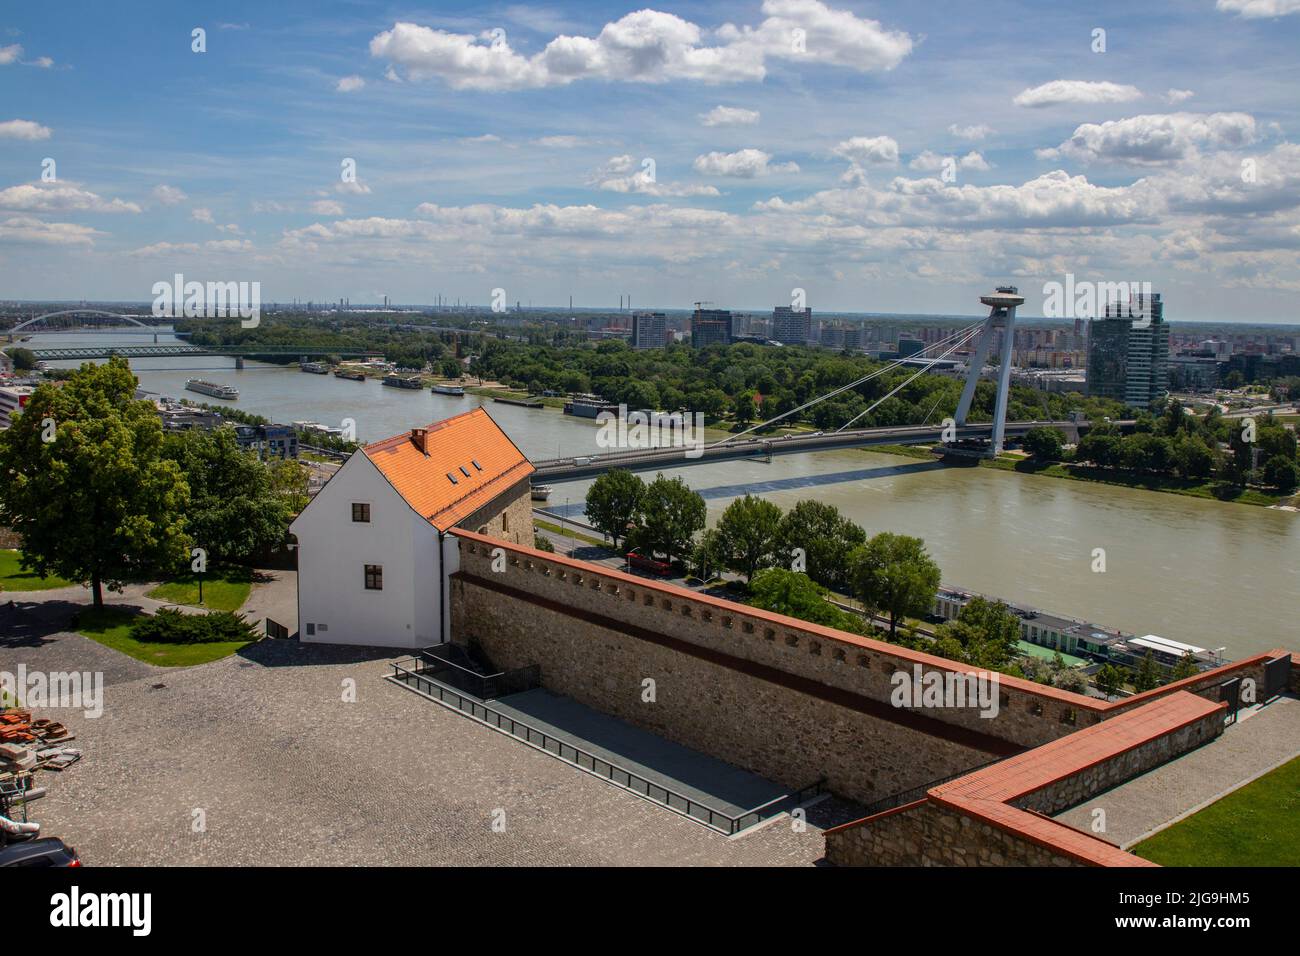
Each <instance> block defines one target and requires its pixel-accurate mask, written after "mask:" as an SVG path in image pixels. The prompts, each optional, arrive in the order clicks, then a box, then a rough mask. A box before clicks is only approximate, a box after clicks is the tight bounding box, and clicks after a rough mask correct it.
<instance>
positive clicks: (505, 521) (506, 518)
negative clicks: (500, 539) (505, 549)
mask: <svg viewBox="0 0 1300 956" xmlns="http://www.w3.org/2000/svg"><path fill="white" fill-rule="evenodd" d="M501 530H502V531H509V530H510V515H509V514H508V513H507V512H505V511H503V512H501Z"/></svg>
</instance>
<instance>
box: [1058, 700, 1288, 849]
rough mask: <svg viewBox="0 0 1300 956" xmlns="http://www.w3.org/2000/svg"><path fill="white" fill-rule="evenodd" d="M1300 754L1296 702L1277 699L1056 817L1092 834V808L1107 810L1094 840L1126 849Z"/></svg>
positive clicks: (1244, 711)
mask: <svg viewBox="0 0 1300 956" xmlns="http://www.w3.org/2000/svg"><path fill="white" fill-rule="evenodd" d="M1296 756H1300V699H1297V698H1295V697H1293V696H1286V697H1281V698H1279V699H1277V700H1275V701H1273V702H1272V703H1270V704H1267V705H1265V706H1263V707H1254V708H1250V709H1244V710H1242V711H1241V713H1240V715H1239V719H1238V721H1237V722H1236V723H1235V724H1231V725H1229V726H1228V727H1227V728H1226V729H1225V730H1224V732H1223V733H1222V734H1221V735H1220V736H1219V737H1217V738H1215V739H1214V740H1212V741H1211V742H1210V743H1208V744H1206V745H1205V746H1204V747H1200V748H1198V749H1196V750H1193V751H1191V752H1190V753H1186V754H1183V756H1181V757H1179V758H1178V759H1176V760H1171V761H1170V762H1169V763H1166V764H1163V765H1161V766H1159V767H1157V768H1155V769H1154V770H1151V771H1149V772H1147V773H1144V774H1142V776H1140V777H1135V778H1134V779H1132V780H1130V781H1129V782H1128V783H1123V784H1120V785H1119V786H1118V787H1115V788H1113V789H1111V790H1107V791H1106V792H1105V793H1101V794H1098V795H1097V796H1095V797H1093V798H1092V799H1091V800H1088V801H1086V802H1084V803H1082V804H1080V805H1079V806H1077V807H1072V808H1071V809H1069V810H1066V811H1065V812H1064V813H1059V814H1057V815H1056V819H1057V820H1060V821H1061V822H1062V823H1066V824H1069V825H1070V826H1072V827H1075V828H1076V829H1079V830H1083V831H1085V832H1089V833H1091V832H1093V831H1092V821H1093V810H1095V809H1097V808H1101V809H1103V810H1105V811H1106V817H1105V821H1106V830H1105V832H1104V833H1098V834H1096V835H1097V836H1099V837H1101V838H1102V839H1104V840H1108V841H1110V842H1111V843H1114V844H1116V845H1118V846H1120V847H1122V848H1124V849H1127V848H1128V847H1130V846H1132V845H1133V844H1135V843H1137V842H1139V841H1140V840H1142V839H1144V838H1146V837H1147V836H1149V835H1150V834H1151V833H1152V832H1154V831H1156V830H1158V829H1163V828H1164V827H1165V826H1166V825H1167V824H1169V823H1172V822H1174V821H1175V820H1178V819H1181V818H1182V817H1183V816H1186V815H1187V814H1189V813H1190V812H1191V811H1193V810H1197V809H1200V808H1201V807H1202V806H1204V805H1205V804H1208V803H1212V802H1214V801H1215V800H1217V799H1219V798H1220V797H1222V796H1224V795H1226V794H1227V793H1228V792H1230V791H1232V790H1236V789H1237V788H1239V787H1241V786H1244V785H1245V784H1246V783H1248V782H1250V781H1251V780H1253V779H1254V778H1255V777H1257V776H1259V775H1260V774H1262V773H1264V772H1265V771H1267V770H1269V769H1270V768H1272V767H1275V766H1277V765H1278V764H1281V763H1285V762H1286V761H1287V760H1290V759H1291V758H1293V757H1296Z"/></svg>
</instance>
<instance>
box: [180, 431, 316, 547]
mask: <svg viewBox="0 0 1300 956" xmlns="http://www.w3.org/2000/svg"><path fill="white" fill-rule="evenodd" d="M162 453H163V456H164V457H166V458H170V459H171V460H172V461H174V462H176V464H177V465H178V466H180V469H181V473H182V474H183V475H184V476H185V481H186V483H187V484H188V485H189V489H190V505H189V508H188V509H187V510H186V513H185V514H186V530H187V531H188V532H189V534H190V537H191V538H193V539H194V544H195V545H196V546H198V547H200V548H203V550H204V551H206V552H207V556H208V559H209V560H212V561H217V560H220V561H251V560H253V559H254V558H256V557H257V556H258V555H260V554H263V553H265V552H267V551H269V550H271V549H272V548H275V547H276V546H277V545H279V544H280V543H281V542H282V541H283V540H284V536H285V531H286V530H287V529H288V527H289V521H290V519H291V518H292V517H293V509H292V504H293V502H292V500H291V499H292V498H293V495H294V491H293V487H292V484H290V487H289V489H288V493H287V494H286V493H284V492H283V490H282V489H283V488H284V483H285V481H287V480H288V479H287V477H286V476H285V475H284V473H283V472H282V471H281V472H278V473H277V472H273V471H272V469H270V468H268V467H267V466H266V465H265V464H263V463H262V462H261V461H259V460H258V458H257V455H256V454H254V453H253V452H249V451H243V450H241V449H240V447H239V443H238V442H237V441H236V440H235V432H234V429H231V428H218V429H216V430H215V431H210V432H207V431H201V430H198V429H191V430H189V431H184V432H173V433H171V434H169V435H167V436H166V437H165V438H164V440H163V449H162ZM293 467H295V468H299V470H301V468H300V466H298V465H296V464H293Z"/></svg>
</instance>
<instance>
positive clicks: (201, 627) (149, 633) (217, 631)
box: [131, 608, 258, 644]
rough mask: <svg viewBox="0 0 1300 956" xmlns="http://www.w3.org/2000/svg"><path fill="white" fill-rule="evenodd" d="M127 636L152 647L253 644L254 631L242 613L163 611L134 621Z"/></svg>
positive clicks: (255, 638)
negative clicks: (129, 634) (247, 642)
mask: <svg viewBox="0 0 1300 956" xmlns="http://www.w3.org/2000/svg"><path fill="white" fill-rule="evenodd" d="M131 637H133V638H135V640H137V641H144V642H148V643H152V644H213V643H217V642H225V641H255V640H257V637H258V634H257V628H255V627H254V626H253V625H252V624H250V623H249V622H248V621H246V620H244V616H243V615H242V614H234V613H232V612H230V611H213V612H211V613H209V614H182V613H181V612H180V611H176V610H172V609H171V608H163V609H162V610H161V611H159V612H158V613H157V614H155V615H154V616H153V617H142V618H137V619H136V620H135V621H134V622H133V623H132V624H131Z"/></svg>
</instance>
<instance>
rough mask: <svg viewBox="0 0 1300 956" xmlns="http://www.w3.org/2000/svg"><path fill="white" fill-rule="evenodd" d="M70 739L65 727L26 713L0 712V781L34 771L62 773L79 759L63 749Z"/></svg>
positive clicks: (12, 709)
mask: <svg viewBox="0 0 1300 956" xmlns="http://www.w3.org/2000/svg"><path fill="white" fill-rule="evenodd" d="M73 739H74V738H73V737H72V735H71V734H69V733H68V728H67V727H65V726H63V724H61V723H59V722H58V721H56V720H50V719H48V718H46V717H37V718H34V719H33V717H32V715H31V712H30V711H27V710H22V709H21V708H18V707H8V708H5V710H4V711H2V712H0V781H2V780H5V779H7V777H8V776H9V775H17V774H21V773H30V772H32V771H35V770H64V769H66V768H68V767H70V766H72V765H73V764H74V763H76V762H77V761H78V760H80V759H81V751H80V750H77V749H75V748H73V747H69V746H67V745H68V743H70V742H71V741H72V740H73Z"/></svg>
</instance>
